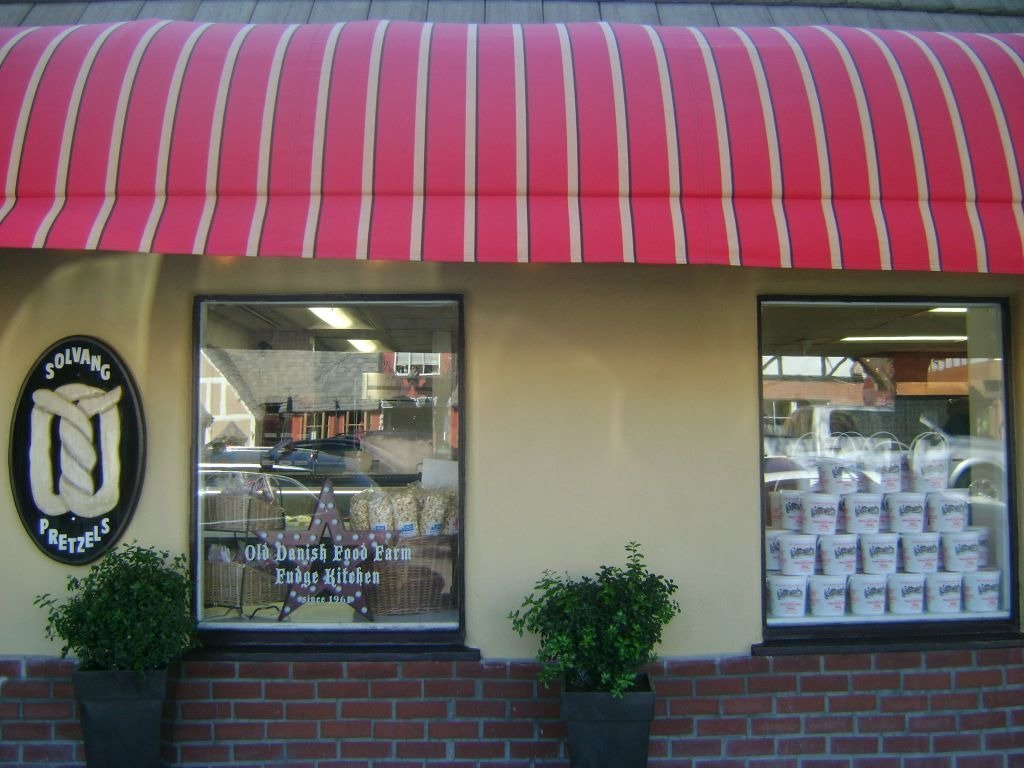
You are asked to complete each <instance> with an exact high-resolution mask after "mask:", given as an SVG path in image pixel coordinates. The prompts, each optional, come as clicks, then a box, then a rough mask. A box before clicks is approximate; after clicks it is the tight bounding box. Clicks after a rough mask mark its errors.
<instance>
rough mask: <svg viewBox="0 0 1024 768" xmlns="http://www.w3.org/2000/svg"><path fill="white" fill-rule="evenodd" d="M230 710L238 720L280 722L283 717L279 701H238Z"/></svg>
mask: <svg viewBox="0 0 1024 768" xmlns="http://www.w3.org/2000/svg"><path fill="white" fill-rule="evenodd" d="M232 710H233V713H234V714H233V716H234V717H235V718H236V719H238V720H280V719H281V718H283V717H284V704H283V703H282V702H280V701H239V702H236V703H235V704H234V705H233V706H232ZM218 716H220V715H218Z"/></svg>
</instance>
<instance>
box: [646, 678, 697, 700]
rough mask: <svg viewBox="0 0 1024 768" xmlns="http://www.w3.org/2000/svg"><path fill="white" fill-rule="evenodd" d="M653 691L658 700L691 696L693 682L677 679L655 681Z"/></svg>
mask: <svg viewBox="0 0 1024 768" xmlns="http://www.w3.org/2000/svg"><path fill="white" fill-rule="evenodd" d="M654 690H655V691H657V693H658V698H661V699H665V698H672V697H674V696H693V681H692V680H683V679H679V678H670V679H662V680H657V681H655V683H654Z"/></svg>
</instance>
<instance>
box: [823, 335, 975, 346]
mask: <svg viewBox="0 0 1024 768" xmlns="http://www.w3.org/2000/svg"><path fill="white" fill-rule="evenodd" d="M840 341H844V342H850V343H875V342H883V343H884V342H890V341H891V342H898V343H905V342H922V343H925V344H927V343H933V342H934V343H938V342H951V341H952V342H964V341H967V337H966V336H846V337H845V338H842V339H840Z"/></svg>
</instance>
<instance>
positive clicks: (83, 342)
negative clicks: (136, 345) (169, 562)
mask: <svg viewBox="0 0 1024 768" xmlns="http://www.w3.org/2000/svg"><path fill="white" fill-rule="evenodd" d="M145 448H146V435H145V425H144V422H143V418H142V405H141V403H140V400H139V395H138V390H137V389H136V387H135V382H134V381H133V380H132V378H131V375H130V374H129V373H128V369H127V368H125V366H124V364H123V363H122V362H121V360H120V358H119V357H118V356H117V355H116V354H114V352H113V351H112V350H111V349H110V348H109V347H107V346H106V345H105V344H103V343H102V342H101V341H99V340H97V339H94V338H90V337H87V336H70V337H68V338H66V339H61V340H60V341H58V342H57V343H56V344H54V345H53V346H52V347H50V348H49V349H48V350H46V352H44V353H43V354H42V356H41V357H40V358H39V359H38V360H37V361H36V363H35V365H33V367H32V370H31V371H30V372H29V375H28V377H27V378H26V379H25V383H24V384H23V385H22V388H21V394H19V395H18V402H17V405H16V407H15V411H14V424H13V426H12V428H11V449H10V464H11V487H12V489H13V491H14V501H15V504H16V506H17V507H18V514H19V515H20V516H21V522H22V524H23V525H24V526H25V530H26V531H28V534H29V536H31V537H32V541H34V542H35V543H36V546H37V547H39V549H41V550H42V551H43V552H44V553H45V554H46V555H48V556H49V557H51V558H53V559H54V560H59V561H60V562H62V563H71V564H74V565H81V564H85V563H89V562H91V561H93V560H95V559H96V558H98V557H99V556H100V555H102V554H103V553H104V552H105V551H106V550H107V549H109V548H110V547H112V546H113V545H114V544H115V543H116V542H117V540H118V539H119V538H120V537H121V535H122V534H123V533H124V531H125V528H126V527H127V525H128V522H129V521H130V520H131V517H132V514H133V513H134V512H135V505H136V504H137V503H138V500H139V493H140V491H141V490H142V473H143V469H144V466H145Z"/></svg>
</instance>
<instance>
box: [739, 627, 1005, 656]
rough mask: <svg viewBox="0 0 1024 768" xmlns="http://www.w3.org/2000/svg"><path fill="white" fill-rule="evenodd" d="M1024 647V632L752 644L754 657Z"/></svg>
mask: <svg viewBox="0 0 1024 768" xmlns="http://www.w3.org/2000/svg"><path fill="white" fill-rule="evenodd" d="M1021 646H1024V634H1021V633H1019V632H1007V633H999V634H993V635H986V636H978V635H970V636H958V635H947V636H944V637H943V638H942V639H941V640H936V639H935V638H934V637H932V638H928V639H925V638H920V637H902V638H871V639H865V640H862V641H860V642H853V641H851V640H850V639H849V638H836V639H825V638H822V639H813V640H810V639H805V640H766V641H764V642H762V643H756V644H754V645H752V646H751V647H750V653H751V655H752V656H795V655H818V654H840V653H886V652H892V653H898V652H903V651H948V650H954V649H955V650H986V649H990V648H1018V647H1021Z"/></svg>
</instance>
